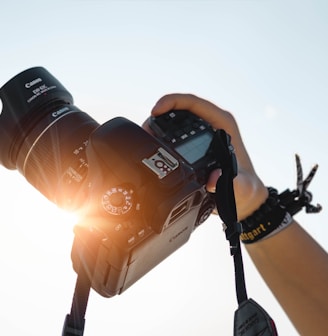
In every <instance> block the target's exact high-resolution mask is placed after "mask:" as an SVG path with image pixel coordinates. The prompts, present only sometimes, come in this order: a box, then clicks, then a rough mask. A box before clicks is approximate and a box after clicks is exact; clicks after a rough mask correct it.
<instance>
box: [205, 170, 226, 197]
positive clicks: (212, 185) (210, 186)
mask: <svg viewBox="0 0 328 336" xmlns="http://www.w3.org/2000/svg"><path fill="white" fill-rule="evenodd" d="M221 174H222V171H221V169H215V170H213V171H212V172H211V174H210V176H209V178H208V180H207V183H206V190H207V191H208V192H211V193H215V190H216V182H217V180H218V178H219V177H220V176H221Z"/></svg>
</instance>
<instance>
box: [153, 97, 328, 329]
mask: <svg viewBox="0 0 328 336" xmlns="http://www.w3.org/2000/svg"><path fill="white" fill-rule="evenodd" d="M174 109H185V110H189V111H191V112H192V113H194V114H196V115H198V116H199V117H201V118H202V119H204V120H206V121H207V122H209V123H210V124H211V125H212V126H213V128H215V129H224V130H225V131H226V132H227V133H228V134H230V136H231V142H232V145H233V147H234V149H235V154H236V157H237V163H238V175H237V177H236V178H235V179H234V192H235V198H236V207H237V216H238V220H243V219H245V218H246V217H247V216H249V215H251V214H252V213H253V212H254V211H255V210H257V209H258V208H259V207H260V205H261V204H263V203H264V202H265V200H266V199H267V197H268V191H267V188H266V187H265V185H264V183H263V182H262V181H261V179H260V178H259V177H258V175H257V174H256V172H255V169H254V167H253V164H252V162H251V159H250V157H249V155H248V153H247V150H246V148H245V146H244V143H243V141H242V137H241V134H240V132H239V129H238V125H237V122H236V120H235V118H234V116H233V115H232V114H231V113H230V112H228V111H225V110H223V109H221V108H220V107H218V106H216V105H214V104H213V103H211V102H209V101H207V100H205V99H202V98H199V97H197V96H194V95H190V94H170V95H166V96H164V97H162V98H161V99H160V100H159V101H158V102H157V103H156V105H155V106H154V108H153V109H152V112H151V113H152V115H153V116H158V115H160V114H162V113H165V112H167V111H170V110H174ZM219 177H220V171H219V170H216V171H214V172H212V174H211V175H210V177H209V180H208V182H207V190H208V191H210V192H213V191H215V186H216V182H217V179H218V178H219ZM246 250H247V251H248V253H249V255H250V257H251V259H252V260H253V262H254V264H255V266H256V267H257V269H258V271H259V273H260V274H261V276H262V277H263V279H264V281H265V282H266V283H267V285H268V286H269V288H270V289H271V291H272V293H273V294H274V295H275V297H276V299H277V300H278V302H279V303H280V305H281V307H282V308H283V309H284V311H285V312H286V314H287V315H288V317H289V318H290V320H291V322H292V323H293V324H294V326H295V328H296V329H297V330H298V332H299V333H300V335H309V336H313V335H315V336H321V335H322V336H324V335H328V321H327V317H328V289H327V285H328V254H327V252H326V251H325V250H324V249H323V248H322V247H321V246H320V245H319V244H318V243H317V242H316V241H315V240H314V239H313V238H312V237H311V235H309V234H308V233H307V232H306V231H305V230H304V229H303V228H302V227H301V226H300V225H299V224H298V223H297V222H296V221H295V220H293V222H292V224H290V225H289V226H288V227H287V228H286V229H284V230H282V231H280V232H279V233H278V234H276V235H273V236H272V237H270V238H267V239H263V240H260V241H258V242H256V243H253V244H247V245H246Z"/></svg>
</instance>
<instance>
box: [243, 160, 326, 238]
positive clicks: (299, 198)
mask: <svg viewBox="0 0 328 336" xmlns="http://www.w3.org/2000/svg"><path fill="white" fill-rule="evenodd" d="M296 168H297V188H296V189H295V190H293V191H290V190H289V189H287V190H285V191H284V192H283V193H281V194H278V191H277V190H276V189H274V188H272V187H268V192H269V196H268V198H267V200H266V201H265V203H263V204H262V205H261V206H260V208H259V209H258V210H256V211H255V212H254V213H253V214H252V215H250V216H249V217H247V218H246V219H244V220H242V221H241V226H242V233H241V234H240V240H241V241H242V242H243V243H244V244H251V243H255V242H257V241H259V240H260V239H263V238H269V237H271V236H273V235H275V234H277V233H278V232H280V231H282V230H283V229H285V228H286V227H287V226H288V225H290V224H291V223H292V222H293V217H292V216H293V215H294V214H296V213H297V212H299V211H300V210H301V209H302V208H303V207H305V209H306V212H307V213H317V212H319V211H321V209H322V207H321V205H319V204H317V205H316V206H314V205H312V204H311V201H312V194H311V193H310V192H309V191H308V190H307V187H308V186H309V184H310V182H311V181H312V179H313V177H314V175H315V173H316V171H317V169H318V165H315V166H314V167H313V168H312V170H311V171H310V173H309V175H308V176H307V178H306V179H305V180H304V181H303V172H302V166H301V162H300V158H299V156H298V155H296Z"/></svg>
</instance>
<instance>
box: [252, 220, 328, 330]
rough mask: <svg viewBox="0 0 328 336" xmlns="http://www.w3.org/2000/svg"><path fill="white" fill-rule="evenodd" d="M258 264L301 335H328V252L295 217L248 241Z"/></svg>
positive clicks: (253, 258)
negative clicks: (281, 227)
mask: <svg viewBox="0 0 328 336" xmlns="http://www.w3.org/2000/svg"><path fill="white" fill-rule="evenodd" d="M246 249H247V251H248V252H249V254H250V256H251V258H252V260H253V262H254V264H255V265H256V267H257V269H258V271H259V272H260V274H261V275H262V277H263V279H264V280H265V282H266V283H267V284H268V286H269V287H270V289H271V291H272V292H273V294H274V295H275V296H276V298H277V300H278V302H279V303H280V304H281V306H282V308H283V309H284V310H285V312H286V313H287V315H288V316H289V318H290V319H291V321H292V322H293V323H294V325H295V327H296V328H297V329H298V331H299V333H300V334H301V335H316V336H317V335H328V323H327V317H328V288H327V286H328V255H327V253H326V252H325V251H324V250H323V249H322V248H321V247H320V246H319V245H318V244H317V243H316V242H315V241H314V240H313V238H312V237H311V236H309V235H308V234H307V233H306V232H305V231H304V230H303V229H302V227H301V226H300V225H299V224H298V223H296V222H295V221H294V223H292V224H291V225H290V226H289V227H287V228H286V229H285V230H283V231H282V232H280V233H278V234H277V235H275V236H273V237H271V238H268V239H264V240H262V241H259V242H257V243H254V244H249V245H246Z"/></svg>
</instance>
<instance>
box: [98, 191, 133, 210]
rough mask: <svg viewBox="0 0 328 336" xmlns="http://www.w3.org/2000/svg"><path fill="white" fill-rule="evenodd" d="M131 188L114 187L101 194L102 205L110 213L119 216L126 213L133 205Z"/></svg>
mask: <svg viewBox="0 0 328 336" xmlns="http://www.w3.org/2000/svg"><path fill="white" fill-rule="evenodd" d="M132 194H133V190H132V189H127V188H124V187H114V188H111V189H109V190H107V191H106V192H105V193H104V194H103V196H102V206H103V208H104V209H105V210H106V211H107V212H108V213H109V214H111V215H115V216H120V215H125V214H126V213H128V212H129V211H130V210H131V208H132V205H133V200H132Z"/></svg>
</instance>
